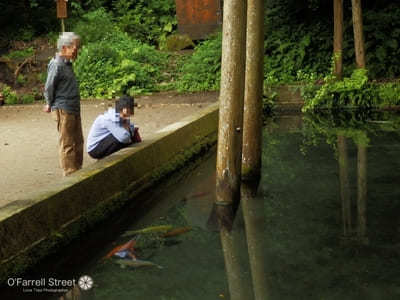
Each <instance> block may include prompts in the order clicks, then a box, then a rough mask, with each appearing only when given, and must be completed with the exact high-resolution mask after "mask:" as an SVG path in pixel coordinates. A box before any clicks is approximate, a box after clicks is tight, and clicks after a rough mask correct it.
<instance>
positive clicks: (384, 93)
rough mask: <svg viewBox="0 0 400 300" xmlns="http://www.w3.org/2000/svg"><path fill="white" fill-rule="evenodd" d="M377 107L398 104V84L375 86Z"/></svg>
mask: <svg viewBox="0 0 400 300" xmlns="http://www.w3.org/2000/svg"><path fill="white" fill-rule="evenodd" d="M375 88H376V89H377V91H376V93H377V96H378V99H379V100H380V101H379V106H381V107H388V106H392V105H396V104H400V82H393V83H385V84H380V85H375Z"/></svg>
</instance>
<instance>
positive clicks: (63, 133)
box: [44, 32, 83, 176]
mask: <svg viewBox="0 0 400 300" xmlns="http://www.w3.org/2000/svg"><path fill="white" fill-rule="evenodd" d="M79 46H80V37H79V36H78V35H76V34H75V33H73V32H63V33H61V34H60V37H59V38H58V41H57V50H58V52H57V53H56V56H55V57H54V58H52V59H51V60H50V63H49V65H48V69H47V80H46V85H45V90H44V97H45V99H46V101H47V105H46V106H45V108H44V111H45V112H48V113H49V112H50V111H52V112H53V114H54V115H55V119H56V121H57V130H58V132H59V137H60V138H59V152H60V164H61V167H62V169H63V170H64V176H67V175H69V174H71V173H73V172H75V171H77V170H79V169H80V168H81V167H82V162H83V134H82V124H81V116H80V95H79V85H78V82H77V80H76V78H75V74H74V71H73V69H72V61H73V60H74V59H76V57H77V55H78V50H79Z"/></svg>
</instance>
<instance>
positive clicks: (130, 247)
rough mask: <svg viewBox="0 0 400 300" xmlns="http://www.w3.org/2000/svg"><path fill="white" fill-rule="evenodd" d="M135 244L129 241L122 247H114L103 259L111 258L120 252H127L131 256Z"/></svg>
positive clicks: (133, 241)
mask: <svg viewBox="0 0 400 300" xmlns="http://www.w3.org/2000/svg"><path fill="white" fill-rule="evenodd" d="M135 244H136V241H135V240H130V241H128V242H126V243H125V244H123V245H119V246H117V247H115V248H114V249H112V250H111V251H110V252H108V253H107V255H106V256H105V257H104V258H110V257H111V256H113V255H114V254H116V253H117V252H121V251H125V250H127V251H129V252H130V253H131V254H132V255H133V253H134V248H133V247H134V246H135Z"/></svg>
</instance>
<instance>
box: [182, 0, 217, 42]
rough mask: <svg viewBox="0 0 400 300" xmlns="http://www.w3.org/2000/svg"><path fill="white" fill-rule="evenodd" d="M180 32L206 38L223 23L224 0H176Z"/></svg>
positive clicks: (196, 38) (197, 38)
mask: <svg viewBox="0 0 400 300" xmlns="http://www.w3.org/2000/svg"><path fill="white" fill-rule="evenodd" d="M175 3H176V17H177V20H178V32H179V33H180V34H188V35H189V36H190V38H191V39H192V40H199V39H205V38H206V37H207V35H209V34H210V33H213V32H214V31H216V30H217V29H220V28H221V25H222V0H175Z"/></svg>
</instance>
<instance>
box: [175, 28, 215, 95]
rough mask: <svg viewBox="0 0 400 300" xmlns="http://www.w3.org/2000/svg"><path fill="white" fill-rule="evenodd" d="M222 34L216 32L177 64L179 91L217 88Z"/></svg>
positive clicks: (177, 85)
mask: <svg viewBox="0 0 400 300" xmlns="http://www.w3.org/2000/svg"><path fill="white" fill-rule="evenodd" d="M221 46H222V34H221V33H218V34H216V35H214V36H212V37H211V38H210V39H208V40H206V41H204V42H202V43H200V44H199V45H198V46H196V48H195V50H194V53H193V55H192V56H190V57H189V58H188V59H187V60H186V61H184V62H183V63H182V65H180V66H179V68H178V69H179V79H178V82H177V84H176V87H177V89H178V90H179V91H190V92H194V91H207V90H217V89H219V84H220V79H221Z"/></svg>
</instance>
